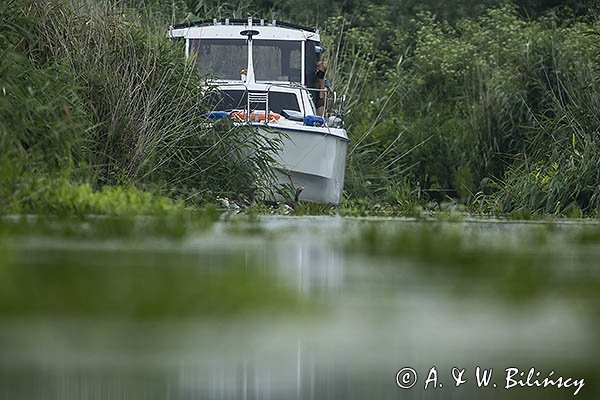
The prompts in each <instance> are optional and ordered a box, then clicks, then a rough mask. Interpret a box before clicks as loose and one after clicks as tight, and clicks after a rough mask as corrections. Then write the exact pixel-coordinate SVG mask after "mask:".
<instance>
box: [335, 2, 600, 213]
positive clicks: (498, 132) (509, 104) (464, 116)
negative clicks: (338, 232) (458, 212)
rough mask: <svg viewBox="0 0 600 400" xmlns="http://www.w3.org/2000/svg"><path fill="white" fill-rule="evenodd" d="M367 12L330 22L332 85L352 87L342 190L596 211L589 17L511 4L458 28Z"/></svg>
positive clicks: (506, 209) (404, 198) (500, 206)
mask: <svg viewBox="0 0 600 400" xmlns="http://www.w3.org/2000/svg"><path fill="white" fill-rule="evenodd" d="M367 11H368V12H366V13H365V14H364V16H363V17H362V18H358V21H356V20H354V21H351V20H348V19H344V18H336V19H331V20H329V24H330V26H331V27H332V29H331V32H332V33H333V35H331V34H330V38H331V37H335V38H336V40H337V43H335V41H334V42H333V43H331V44H330V46H329V47H330V49H331V48H333V49H334V50H333V53H332V52H330V53H329V57H330V60H332V61H333V62H334V64H335V65H336V73H335V75H336V81H337V86H338V87H337V88H338V90H339V91H342V92H348V93H350V92H352V91H354V93H353V96H352V97H353V99H352V101H351V102H350V103H349V105H350V106H349V107H348V112H347V118H346V122H347V128H348V130H349V132H350V134H351V136H352V139H353V142H352V148H351V149H350V153H349V166H348V170H347V175H346V176H347V182H346V193H347V196H348V197H349V198H353V199H356V198H366V199H368V200H369V201H371V202H386V203H389V204H394V203H397V204H402V203H407V202H410V201H411V199H412V200H414V199H417V200H419V201H423V202H427V201H430V200H435V201H444V200H452V201H460V202H463V203H466V204H470V205H472V209H473V210H474V211H481V212H494V213H501V214H502V213H513V212H519V211H527V212H528V213H530V214H555V215H564V216H580V215H596V213H597V210H598V208H599V207H600V203H598V201H599V198H600V186H599V185H598V182H599V178H600V176H599V175H598V174H599V172H598V171H599V169H598V156H597V154H599V150H600V147H599V145H600V143H599V142H598V140H597V132H598V118H597V113H596V112H595V111H594V110H597V109H598V108H597V107H598V101H599V99H598V95H597V93H598V87H597V85H598V80H599V79H600V75H599V70H598V63H599V61H600V53H599V52H598V43H599V42H598V35H597V34H596V33H595V32H598V30H599V28H600V27H599V26H598V22H597V20H596V18H595V16H594V14H589V15H588V16H586V17H574V16H573V14H572V13H571V12H570V11H569V9H557V10H552V11H551V12H549V13H546V14H545V15H543V16H541V17H539V18H537V19H530V18H528V17H524V16H523V15H522V14H521V12H520V10H519V8H518V7H517V6H515V5H513V4H511V3H506V4H504V5H502V6H499V7H495V8H491V9H489V10H487V11H486V12H485V13H484V14H483V15H481V16H479V17H476V18H462V19H459V20H456V21H453V22H452V23H449V22H448V21H444V20H440V19H439V18H437V17H436V16H435V15H433V14H431V13H421V14H419V15H418V16H416V18H414V19H412V20H410V21H406V20H404V21H400V22H398V23H394V22H393V18H392V16H391V15H390V10H389V9H387V8H386V7H378V6H374V5H372V6H369V7H368V8H367ZM342 27H343V30H344V32H343V33H340V32H341V30H342ZM326 33H328V34H329V31H326ZM332 45H333V46H332ZM340 60H341V61H340Z"/></svg>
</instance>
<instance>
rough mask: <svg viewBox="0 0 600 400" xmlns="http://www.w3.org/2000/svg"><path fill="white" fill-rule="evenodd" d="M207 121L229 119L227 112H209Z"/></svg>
mask: <svg viewBox="0 0 600 400" xmlns="http://www.w3.org/2000/svg"><path fill="white" fill-rule="evenodd" d="M208 118H209V119H223V118H229V113H228V112H227V111H211V112H209V113H208Z"/></svg>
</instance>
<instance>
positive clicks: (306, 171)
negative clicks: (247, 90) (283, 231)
mask: <svg viewBox="0 0 600 400" xmlns="http://www.w3.org/2000/svg"><path fill="white" fill-rule="evenodd" d="M259 130H260V132H261V133H262V134H263V135H265V136H267V137H276V138H278V139H279V140H281V142H282V145H281V149H280V151H278V152H277V153H276V154H274V155H273V158H274V159H275V161H276V165H274V166H273V170H274V173H275V177H276V179H277V181H278V182H277V183H278V184H280V185H292V186H293V187H294V188H297V187H299V186H302V187H304V190H303V191H302V195H301V200H303V201H312V202H317V203H324V204H333V205H338V204H339V203H340V201H341V199H342V193H343V189H344V173H345V170H346V155H347V152H348V139H347V138H346V135H345V131H343V130H342V129H327V128H321V129H314V130H309V129H293V128H280V127H272V126H269V127H264V126H262V127H259Z"/></svg>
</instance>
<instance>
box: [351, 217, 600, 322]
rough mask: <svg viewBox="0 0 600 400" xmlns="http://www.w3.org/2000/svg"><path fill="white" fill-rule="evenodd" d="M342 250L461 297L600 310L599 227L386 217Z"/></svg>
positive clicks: (359, 233)
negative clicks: (549, 300)
mask: <svg viewBox="0 0 600 400" xmlns="http://www.w3.org/2000/svg"><path fill="white" fill-rule="evenodd" d="M344 247H345V249H346V251H347V252H349V253H351V254H355V255H360V256H368V257H369V259H370V260H376V261H374V262H373V261H372V263H373V264H375V265H377V264H379V263H387V264H392V265H396V266H397V267H399V268H402V269H409V270H410V271H413V272H416V273H417V274H419V275H420V276H421V277H422V278H424V279H427V280H428V281H430V282H431V283H432V284H434V283H435V282H438V283H441V286H442V287H446V288H448V289H450V290H451V291H455V292H456V293H459V294H460V295H461V296H462V295H469V294H472V295H476V296H479V295H482V294H483V295H489V294H491V295H493V296H496V297H498V298H501V299H503V300H504V301H508V302H521V301H533V300H535V299H538V298H539V297H543V296H558V297H560V298H561V299H570V300H576V301H577V300H581V301H584V302H585V303H586V304H587V305H589V306H591V307H592V309H595V310H596V311H597V310H600V295H598V293H600V270H599V269H598V266H599V265H600V226H599V225H589V226H584V225H579V224H573V225H571V226H569V225H566V226H557V225H555V224H531V225H529V226H524V225H522V226H520V227H519V226H518V225H515V224H510V223H509V224H504V223H485V222H482V223H461V222H455V223H443V222H439V221H428V222H424V221H420V222H405V223H404V224H393V225H392V224H388V225H386V224H385V223H384V222H383V221H382V222H379V223H377V222H376V223H373V222H371V223H368V224H365V225H364V226H363V228H362V229H360V230H359V231H358V232H357V233H355V234H354V235H350V237H349V238H348V239H347V240H346V241H345V246H344Z"/></svg>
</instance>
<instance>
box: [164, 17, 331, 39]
mask: <svg viewBox="0 0 600 400" xmlns="http://www.w3.org/2000/svg"><path fill="white" fill-rule="evenodd" d="M250 26H251V27H252V29H254V30H257V31H258V32H259V33H258V34H257V35H255V38H256V39H257V40H260V39H271V40H312V41H316V42H319V41H320V35H319V31H318V30H317V29H315V28H309V27H305V26H301V25H296V24H292V23H288V22H282V21H277V20H272V21H266V20H264V19H255V18H248V19H229V18H223V19H216V18H214V19H212V20H201V21H195V22H190V23H186V24H179V25H171V27H170V29H169V38H171V39H200V38H202V39H242V38H243V36H241V35H240V32H242V31H243V30H246V29H248V28H249V27H250Z"/></svg>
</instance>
